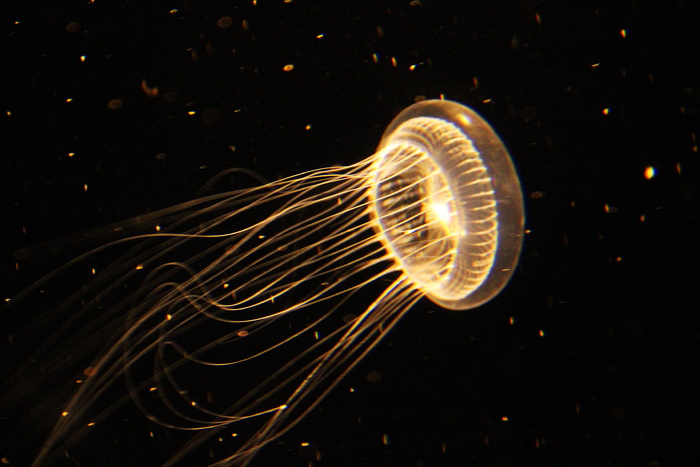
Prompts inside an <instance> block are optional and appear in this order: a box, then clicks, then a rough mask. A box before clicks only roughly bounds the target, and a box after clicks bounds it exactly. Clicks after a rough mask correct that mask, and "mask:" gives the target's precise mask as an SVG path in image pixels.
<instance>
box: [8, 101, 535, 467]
mask: <svg viewBox="0 0 700 467" xmlns="http://www.w3.org/2000/svg"><path fill="white" fill-rule="evenodd" d="M136 224H138V225H139V226H143V225H152V226H157V227H156V228H154V229H153V231H151V232H146V233H141V234H134V235H123V236H122V237H121V238H118V239H117V240H113V241H109V242H105V243H104V244H102V245H100V246H98V247H97V248H94V249H92V250H91V251H89V252H87V253H85V254H83V255H81V256H79V257H77V258H75V259H73V260H71V261H69V262H67V263H65V264H64V265H63V266H62V267H60V268H59V269H57V270H55V271H53V272H51V273H50V274H48V275H47V276H46V277H44V278H43V279H41V280H40V281H38V282H37V283H36V284H34V285H33V286H32V287H30V288H29V289H27V290H26V291H24V292H22V293H20V294H19V295H18V296H16V297H14V298H13V299H11V300H9V301H8V303H7V304H6V306H5V309H4V310H3V314H5V315H7V314H8V313H13V312H15V310H17V309H20V310H21V309H23V308H22V307H21V304H22V303H26V302H28V301H31V300H30V298H28V297H31V296H37V295H41V293H42V292H44V291H46V290H48V289H51V287H54V289H56V288H60V287H61V286H60V285H58V286H53V285H52V284H54V283H55V282H57V281H58V282H59V283H60V280H61V278H62V277H75V276H78V277H80V275H81V274H86V275H87V276H89V280H86V281H85V282H84V285H82V286H81V287H79V288H78V290H75V291H74V292H72V293H70V295H69V296H67V297H66V298H64V299H63V300H61V301H57V302H55V303H49V304H44V305H41V306H37V308H42V307H43V308H46V310H47V311H44V312H41V313H39V317H38V318H37V319H36V320H34V321H30V322H29V323H28V324H27V326H26V327H25V331H24V332H25V334H24V335H25V336H26V335H32V336H34V338H35V339H40V342H38V343H37V342H36V341H32V340H29V342H32V344H31V345H32V346H34V348H32V349H31V352H30V357H29V358H25V359H24V360H23V363H22V364H19V365H17V367H16V368H13V371H12V373H11V374H10V375H7V376H8V382H7V383H6V384H5V385H4V387H3V389H2V396H3V397H2V402H0V409H2V412H3V414H7V413H12V412H13V411H15V412H17V411H20V412H22V411H23V412H22V413H21V417H20V418H22V422H21V423H20V424H19V425H18V426H17V427H16V428H15V429H11V430H6V431H9V432H10V433H9V434H8V436H6V437H5V441H0V444H3V446H2V448H3V449H5V450H9V451H11V449H12V446H17V445H23V446H29V445H30V444H31V443H30V442H27V443H26V444H22V441H18V440H21V439H22V437H23V436H28V435H27V433H36V432H38V433H37V434H36V435H34V436H35V437H34V438H32V441H33V442H34V443H35V444H34V445H35V446H36V449H35V450H34V452H33V454H32V456H33V465H36V466H39V465H45V464H50V463H51V462H53V461H54V460H55V459H56V458H58V457H69V458H70V457H71V456H73V457H75V458H76V459H77V460H78V461H79V460H80V458H79V456H80V451H79V447H80V446H81V445H82V444H84V443H86V442H90V441H89V440H90V439H93V438H95V437H97V436H100V435H98V433H100V432H101V431H100V430H102V432H103V433H104V432H105V430H115V429H117V430H125V429H128V428H127V427H128V426H131V425H127V424H125V423H126V422H125V421H124V420H126V418H127V417H123V418H122V419H121V420H119V417H117V416H115V414H119V413H121V411H124V410H126V407H130V408H131V411H132V412H135V413H137V414H138V416H141V414H142V415H143V416H145V417H146V418H147V419H150V420H151V421H152V422H153V426H159V427H164V428H165V429H170V430H176V431H177V432H182V433H185V434H186V435H187V436H185V437H183V438H182V439H183V441H182V444H181V446H180V447H179V448H178V449H177V450H176V452H170V453H162V455H163V457H162V458H159V460H158V462H160V463H162V464H163V465H174V464H177V463H178V462H180V461H183V460H184V459H185V458H187V456H189V455H192V453H193V452H196V451H197V450H201V449H204V448H206V447H207V446H208V451H207V452H208V453H209V454H208V455H209V458H208V460H207V462H209V463H210V464H211V465H218V466H223V465H247V464H248V463H249V462H251V461H252V459H253V458H254V456H255V455H256V454H257V453H258V452H259V451H261V450H262V449H264V448H265V446H267V445H269V444H270V443H272V442H273V441H275V440H276V439H278V438H280V437H281V436H282V435H283V434H285V433H286V432H288V431H289V430H290V429H291V428H292V427H294V426H295V425H296V424H297V423H298V422H299V421H300V420H302V419H303V418H304V416H305V415H307V414H308V413H309V412H310V411H311V410H313V409H314V407H316V406H317V405H318V404H319V403H320V401H321V400H322V399H323V398H324V396H326V395H327V394H328V393H329V392H330V391H331V390H332V389H333V388H334V387H335V386H337V385H338V384H339V383H340V381H341V380H342V379H343V377H344V376H345V375H347V374H348V373H349V372H350V371H351V370H352V369H353V367H354V366H356V365H357V363H358V362H359V361H360V360H361V359H362V358H363V357H364V356H365V355H367V353H368V352H370V351H371V350H372V349H373V348H374V347H375V346H376V345H377V343H378V342H379V341H380V340H381V339H382V337H383V336H385V335H386V334H387V333H388V332H389V331H390V330H391V329H392V327H393V326H394V325H395V324H396V323H397V321H398V320H399V319H401V317H402V316H403V315H404V314H405V313H407V312H408V311H409V310H410V309H411V307H412V306H413V305H414V304H416V302H418V301H419V300H422V299H424V298H427V299H428V300H430V301H432V302H433V303H435V304H437V305H439V306H440V307H442V308H446V309H449V310H467V309H470V308H474V307H477V306H479V305H481V304H483V303H485V302H487V301H489V300H490V299H492V298H493V297H494V296H496V295H497V294H498V293H499V292H500V291H501V290H502V289H503V288H504V286H505V285H506V283H507V282H508V281H509V279H510V277H511V275H512V274H513V271H514V268H515V267H516V264H517V262H518V258H519V254H520V250H521V245H522V236H523V229H524V214H523V199H522V194H521V189H520V183H519V180H518V177H517V174H516V171H515V169H514V166H513V163H512V161H511V159H510V156H509V154H508V152H507V150H506V148H505V146H504V144H503V143H502V142H501V140H500V139H499V137H498V136H497V135H496V133H495V132H494V130H493V129H492V128H491V127H490V126H489V124H488V123H486V122H485V121H484V120H483V119H482V118H481V117H480V116H479V115H478V114H477V113H476V112H474V111H473V110H471V109H469V108H467V107H465V106H463V105H461V104H458V103H455V102H451V101H447V100H426V101H423V102H419V103H416V104H414V105H412V106H410V107H408V108H407V109H405V110H404V111H402V112H401V113H400V114H399V115H398V116H397V117H396V118H395V119H394V120H393V121H392V122H391V124H390V125H389V126H388V128H387V129H386V131H385V133H384V135H383V137H382V139H381V142H380V144H379V147H378V149H377V151H376V153H375V154H373V155H372V156H370V157H368V158H366V159H364V160H362V161H360V162H358V163H356V164H353V165H350V166H347V167H329V168H322V169H317V170H312V171H309V172H305V173H302V174H299V175H295V176H291V177H288V178H283V179H280V180H277V181H274V182H271V183H265V184H262V185H259V186H257V187H254V188H247V189H239V190H235V191H229V192H223V193H216V194H213V195H212V194H210V195H206V196H201V197H199V198H197V199H195V200H193V201H190V202H187V203H184V204H181V205H178V206H174V207H171V208H168V209H164V210H162V211H158V212H156V213H152V214H149V215H147V216H145V217H141V218H137V219H136V220H132V221H127V222H126V223H123V224H120V225H119V226H118V227H113V226H112V227H110V229H109V230H116V231H122V230H124V229H125V227H129V226H130V225H131V226H133V225H136ZM126 230H128V229H126ZM126 230H124V231H126ZM19 335H21V333H20V334H18V336H19ZM39 336H43V337H39ZM14 340H19V337H16V338H15V339H14ZM22 340H24V339H22ZM17 346H20V345H19V344H17ZM10 350H11V351H15V349H10ZM63 380H65V383H63V384H57V383H56V381H63ZM47 385H51V386H50V390H49V391H48V392H49V395H48V396H47V397H43V398H40V397H39V396H37V394H35V393H34V391H35V389H36V388H38V387H46V386H47ZM32 398H33V399H32ZM37 399H41V400H37ZM130 413H131V412H130ZM14 416H15V417H17V413H14ZM115 419H116V420H115ZM120 423H121V425H120ZM158 433H162V432H158ZM151 434H153V432H151ZM103 436H104V435H103ZM37 440H39V441H37ZM86 440H87V441H86ZM212 445H213V447H211V446H212ZM23 449H24V448H23ZM121 449H123V450H128V449H129V446H123V447H122V448H121ZM10 461H12V459H11V458H10ZM200 462H201V459H200Z"/></svg>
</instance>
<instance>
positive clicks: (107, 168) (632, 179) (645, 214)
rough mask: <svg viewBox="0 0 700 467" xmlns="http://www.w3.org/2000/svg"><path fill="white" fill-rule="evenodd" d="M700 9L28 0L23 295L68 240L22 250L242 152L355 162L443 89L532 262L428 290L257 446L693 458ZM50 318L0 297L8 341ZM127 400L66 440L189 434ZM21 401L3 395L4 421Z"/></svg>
mask: <svg viewBox="0 0 700 467" xmlns="http://www.w3.org/2000/svg"><path fill="white" fill-rule="evenodd" d="M699 14H700V11H699V10H698V8H697V7H696V6H695V5H694V3H693V2H683V1H673V2H665V3H661V2H660V3H659V4H658V5H654V6H652V5H650V4H648V3H645V2H633V1H628V2H627V1H625V2H615V3H614V4H611V3H610V2H587V3H586V4H580V5H573V4H572V5H568V4H567V5H564V4H550V3H547V2H539V1H520V2H490V1H478V2H445V1H443V2H441V1H428V0H424V1H414V2H409V1H403V2H373V5H372V6H367V5H364V4H362V5H361V4H359V3H357V2H345V1H339V2H322V1H301V0H294V1H291V2H289V3H286V2H282V1H279V2H277V1H275V2H273V1H265V0H259V1H258V2H257V5H255V4H254V2H250V1H248V2H235V1H220V2H205V3H200V2H172V3H171V4H170V5H168V6H167V7H162V6H156V5H153V4H152V3H146V2H134V1H121V2H101V1H99V0H97V1H96V2H94V3H91V2H48V1H46V2H31V3H30V2H6V3H5V4H3V6H2V7H0V15H1V16H2V19H3V21H2V26H1V31H0V32H1V33H2V37H3V46H2V47H1V51H0V57H2V62H3V63H4V71H3V73H2V77H1V78H0V80H1V82H2V86H1V87H0V88H1V91H0V111H1V112H0V113H1V115H0V122H1V123H0V125H2V135H3V136H2V140H3V142H2V149H0V151H1V154H2V165H1V166H0V167H1V169H0V177H2V179H1V180H2V182H1V183H0V200H1V209H2V212H1V217H2V219H3V220H2V222H0V224H1V227H0V229H1V230H2V236H3V238H4V239H5V240H3V242H2V263H1V264H0V271H1V274H2V276H1V283H2V285H1V286H0V290H1V291H2V294H3V298H4V297H11V296H12V295H13V294H14V293H16V292H17V291H18V290H19V289H21V288H22V287H25V286H27V285H29V284H30V283H31V282H32V281H33V280H35V279H36V278H37V277H38V276H39V274H40V273H41V272H42V271H45V270H50V269H52V268H54V267H55V266H57V265H58V264H60V262H61V261H65V258H64V259H61V257H59V258H51V257H43V256H42V255H41V254H40V251H41V250H36V249H35V250H31V249H30V250H29V252H32V251H34V252H35V253H36V254H35V255H34V257H37V256H38V257H39V259H35V260H32V262H31V267H27V268H26V269H25V268H24V267H22V268H20V270H19V271H17V270H16V268H15V259H14V258H13V256H12V253H13V252H14V251H16V250H18V249H20V248H25V247H29V246H31V245H35V244H38V243H41V242H44V241H48V240H51V239H55V238H59V237H62V236H64V235H70V234H75V233H77V232H81V231H84V230H86V229H90V228H95V227H98V226H102V225H107V224H110V223H112V222H116V221H119V220H121V219H126V218H130V217H132V216H136V215H140V214H143V213H146V212H149V211H153V210H155V209H159V208H163V207H166V206H169V205H172V204H176V203H179V202H183V201H186V200H188V199H191V198H192V197H194V196H196V194H197V191H198V190H199V189H200V187H202V186H203V185H204V184H205V183H206V181H207V180H208V179H210V178H211V177H212V176H214V175H215V174H217V173H219V172H220V171H221V170H224V169H227V168H231V167H242V168H247V169H251V170H254V171H256V172H258V173H260V174H261V175H262V176H264V177H266V178H267V179H276V178H278V177H279V176H285V175H289V174H293V173H298V172H300V171H303V170H308V169H312V168H317V167H323V166H329V165H334V164H349V163H353V162H356V161H358V160H360V159H362V158H364V157H366V156H368V155H369V154H371V153H372V152H373V150H374V147H375V146H376V144H377V143H378V142H379V138H380V137H381V134H382V132H383V130H384V128H385V126H386V125H387V124H388V122H389V121H390V120H391V118H392V117H393V116H394V115H395V114H396V113H397V112H398V111H399V110H401V109H403V108H404V107H406V106H408V105H410V104H411V103H413V102H415V101H416V100H420V99H422V98H438V97H440V96H441V95H442V96H444V97H445V98H448V99H452V100H456V101H459V102H462V103H464V104H466V105H469V106H471V107H473V108H474V109H475V110H477V111H478V112H480V113H481V114H482V115H484V117H485V118H486V119H487V120H489V122H490V123H491V125H492V126H493V127H494V128H496V129H497V131H498V132H499V134H500V135H501V137H502V139H503V140H504V142H505V143H506V145H507V146H508V147H509V149H510V151H511V155H512V157H513V159H514V162H515V164H516V166H517V168H518V171H519V174H520V177H521V182H522V185H523V191H524V195H525V198H526V207H527V228H528V229H529V230H528V234H527V237H526V241H525V248H524V251H523V254H522V258H521V263H520V266H519V268H518V270H517V272H516V273H515V275H514V277H513V279H512V282H511V283H510V285H509V286H508V287H507V288H506V289H505V291H504V292H503V293H502V294H501V295H500V296H499V297H497V298H496V299H495V300H494V301H492V302H491V303H489V304H487V305H485V306H483V307H482V308H480V309H478V310H473V311H469V312H464V313H460V312H454V311H444V310H441V309H439V308H437V307H436V306H434V305H432V304H431V303H429V302H428V301H423V302H421V303H419V305H417V306H416V307H414V310H413V311H412V312H411V313H409V314H408V315H407V316H406V317H405V318H404V319H403V321H402V322H401V323H400V324H399V325H398V326H397V327H396V328H395V329H394V330H393V331H392V332H391V333H389V335H388V336H386V337H385V339H384V341H383V342H382V343H381V344H380V346H379V347H378V348H377V349H376V350H375V351H374V352H373V353H372V354H370V355H369V356H368V358H366V359H365V360H364V361H363V362H362V363H361V364H360V365H359V366H358V367H357V368H356V370H355V371H354V372H353V373H351V374H350V375H349V376H348V378H347V379H346V380H345V381H344V382H342V383H341V384H340V385H339V386H338V388H337V389H336V391H335V392H334V393H333V394H331V396H329V397H328V398H327V399H326V401H325V402H324V403H322V404H321V406H320V407H319V408H318V409H317V410H316V411H315V412H313V413H312V414H311V415H310V416H309V417H308V418H307V419H306V420H305V421H304V422H303V423H302V424H300V425H299V426H298V427H297V428H295V429H294V430H292V431H291V432H290V433H288V434H287V435H285V436H284V437H283V438H282V439H281V440H280V442H279V443H278V444H276V445H275V446H272V447H271V448H270V449H268V450H266V451H264V452H263V454H261V455H260V457H259V458H258V459H257V465H307V463H311V465H397V466H398V465H402V466H403V465H415V466H420V465H495V466H507V465H582V466H589V465H590V466H594V465H595V466H597V465H682V464H683V463H685V464H686V465H689V464H692V462H691V461H690V459H691V457H689V456H690V454H691V452H690V451H691V447H692V446H693V445H694V444H696V443H697V442H698V441H700V439H699V438H698V432H699V430H698V429H697V427H696V428H693V426H695V425H696V422H695V420H697V415H698V414H699V413H698V400H697V397H696V394H697V392H698V390H699V389H700V388H698V385H697V382H695V381H696V375H697V373H698V370H700V364H699V359H698V350H700V328H698V317H697V316H698V314H697V304H696V303H695V302H696V300H695V297H696V296H697V294H696V293H695V289H696V286H695V283H696V280H695V277H696V276H697V272H696V271H697V261H698V259H699V258H700V255H698V247H697V235H698V233H700V228H699V227H700V225H699V224H700V220H699V219H698V213H699V212H700V209H699V208H700V199H699V195H698V186H699V185H698V181H699V179H700V177H699V176H698V173H699V170H700V167H699V165H700V163H699V162H698V161H699V160H700V159H698V158H699V157H700V156H699V155H698V144H699V143H698V141H697V140H698V138H700V124H699V123H700V75H699V74H698V72H697V67H696V66H695V64H696V63H698V60H699V59H700V56H699V53H698V48H697V47H696V46H694V44H697V43H698V42H699V41H700V37H699V36H700V33H699V32H698V31H700V28H699V26H700V24H698V22H699V21H698V18H699V17H700V16H699ZM81 57H82V58H81ZM651 168H653V171H652V169H651ZM225 183H232V184H234V185H235V186H240V185H238V184H242V185H246V186H249V185H251V184H253V183H254V181H253V180H251V179H250V178H249V177H246V176H241V177H238V178H236V179H235V180H232V181H230V182H225ZM37 252H38V253H37ZM76 253H77V252H76ZM70 254H71V253H70V251H68V252H66V255H70ZM57 263H58V264H57ZM32 312H33V311H32V310H31V309H30V310H28V311H27V313H30V314H31V313H32ZM28 319H29V318H28V317H27V316H26V315H24V314H23V315H21V316H19V317H18V316H16V315H12V316H7V315H4V316H0V320H2V321H0V333H1V335H0V338H1V339H2V349H10V348H12V347H14V346H16V345H18V344H17V343H16V342H11V336H13V335H14V332H15V331H14V330H16V329H17V328H18V327H20V325H21V324H22V323H23V322H25V321H27V320H28ZM8 330H9V331H8ZM30 342H31V341H30ZM22 344H23V345H29V346H30V347H31V344H26V342H23V343H22ZM4 351H5V350H3V352H4ZM0 358H2V357H0ZM8 363H10V366H11V365H12V364H15V363H13V362H8ZM48 387H49V388H50V385H49V386H48ZM351 388H352V391H351ZM41 391H43V393H45V394H48V396H45V397H46V399H45V400H47V401H50V400H51V398H54V397H55V398H56V400H57V401H60V400H61V397H60V396H61V394H59V393H57V391H52V390H50V389H49V390H47V388H41ZM42 397H44V396H42ZM56 403H57V404H58V403H59V402H56ZM124 410H125V412H124V414H123V418H122V419H121V420H122V422H121V424H120V423H119V422H117V423H116V424H115V425H112V426H110V427H108V428H103V429H102V432H100V433H99V435H98V436H96V437H95V441H94V442H91V443H90V445H88V446H87V447H85V448H84V451H82V452H76V453H73V456H74V458H75V459H77V461H75V462H76V463H71V462H72V461H66V462H68V464H67V465H119V464H120V462H121V463H123V462H125V461H124V458H123V457H122V456H126V459H129V461H128V462H130V463H132V465H138V464H139V463H140V464H142V465H154V464H155V462H156V459H160V457H159V456H158V455H155V454H154V453H159V452H174V451H177V449H178V446H180V445H181V443H182V440H183V435H182V434H181V433H177V432H172V431H170V430H165V429H163V428H160V427H158V426H157V425H153V424H151V423H150V422H149V421H148V420H146V419H144V418H143V417H141V416H140V414H139V413H138V411H136V410H135V409H133V408H125V409H124ZM17 423H18V420H17V418H16V417H14V418H12V417H5V418H4V419H0V436H3V435H4V434H6V433H11V432H13V431H14V430H15V427H16V426H17V425H16V424H17ZM689 425H690V426H689ZM151 433H152V435H151ZM27 442H28V443H29V441H27ZM302 443H310V445H309V446H305V445H302ZM26 452H27V451H26V450H25V449H24V448H23V447H22V446H13V447H11V448H8V452H7V453H4V452H3V453H0V457H2V456H4V457H6V458H7V460H8V462H9V463H10V465H18V466H20V465H25V462H26V459H25V458H24V457H23V456H25V455H26ZM197 455H199V456H200V457H199V458H198V459H197V460H196V462H199V464H207V463H208V462H210V460H209V459H210V458H209V453H208V452H207V451H206V450H203V452H201V453H197ZM317 456H320V460H317ZM78 462H79V463H78ZM193 462H194V461H193ZM122 465H123V464H122Z"/></svg>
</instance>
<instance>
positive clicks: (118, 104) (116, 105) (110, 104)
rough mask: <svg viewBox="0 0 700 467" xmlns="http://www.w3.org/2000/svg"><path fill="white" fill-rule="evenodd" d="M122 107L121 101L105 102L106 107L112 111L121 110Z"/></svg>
mask: <svg viewBox="0 0 700 467" xmlns="http://www.w3.org/2000/svg"><path fill="white" fill-rule="evenodd" d="M123 105H124V102H122V100H121V99H112V100H111V101H109V102H107V107H109V108H110V109H112V110H117V109H121V108H122V106H123Z"/></svg>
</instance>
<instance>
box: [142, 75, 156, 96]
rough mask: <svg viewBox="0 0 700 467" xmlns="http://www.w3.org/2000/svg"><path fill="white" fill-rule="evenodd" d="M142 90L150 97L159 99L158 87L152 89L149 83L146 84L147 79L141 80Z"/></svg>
mask: <svg viewBox="0 0 700 467" xmlns="http://www.w3.org/2000/svg"><path fill="white" fill-rule="evenodd" d="M141 90H142V91H143V93H144V94H146V95H147V96H148V97H158V94H159V93H160V92H159V90H158V86H153V87H150V86H149V85H148V82H146V78H144V79H142V80H141Z"/></svg>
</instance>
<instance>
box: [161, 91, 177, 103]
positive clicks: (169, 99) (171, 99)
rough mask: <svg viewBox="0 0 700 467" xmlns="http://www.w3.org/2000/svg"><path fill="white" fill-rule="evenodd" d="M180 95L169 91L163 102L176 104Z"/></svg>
mask: <svg viewBox="0 0 700 467" xmlns="http://www.w3.org/2000/svg"><path fill="white" fill-rule="evenodd" d="M178 97H179V96H178V94H177V92H175V91H168V92H166V93H165V94H163V102H166V103H168V104H172V103H173V102H175V101H176V100H177V98H178Z"/></svg>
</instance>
